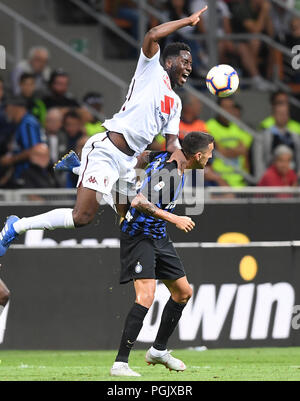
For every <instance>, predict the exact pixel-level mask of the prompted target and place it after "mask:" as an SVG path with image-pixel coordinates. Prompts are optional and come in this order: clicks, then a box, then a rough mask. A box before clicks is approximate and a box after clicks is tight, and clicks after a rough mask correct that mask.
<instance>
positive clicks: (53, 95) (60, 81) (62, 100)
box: [43, 69, 79, 110]
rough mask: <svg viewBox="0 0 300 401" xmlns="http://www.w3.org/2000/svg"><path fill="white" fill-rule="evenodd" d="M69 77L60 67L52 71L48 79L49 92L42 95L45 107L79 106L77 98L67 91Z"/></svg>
mask: <svg viewBox="0 0 300 401" xmlns="http://www.w3.org/2000/svg"><path fill="white" fill-rule="evenodd" d="M69 85H70V78H69V75H68V74H67V73H66V72H65V71H63V70H62V69H58V70H55V71H53V73H52V74H51V77H50V80H49V93H48V95H46V96H45V97H44V99H43V100H44V103H45V105H46V107H47V109H48V110H49V109H51V108H53V107H62V108H73V107H79V104H78V102H77V100H76V99H75V98H74V97H73V96H72V95H71V94H70V93H69Z"/></svg>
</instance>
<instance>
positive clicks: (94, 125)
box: [80, 92, 105, 137]
mask: <svg viewBox="0 0 300 401" xmlns="http://www.w3.org/2000/svg"><path fill="white" fill-rule="evenodd" d="M102 107H103V96H102V95H101V94H100V93H98V92H89V93H87V94H86V95H85V96H84V97H83V106H82V107H81V109H80V115H81V119H82V121H83V122H84V127H85V130H86V134H87V136H89V137H90V136H92V135H95V134H98V133H99V132H104V131H105V128H104V127H103V126H102V123H103V121H104V116H103V114H102ZM100 119H101V121H100Z"/></svg>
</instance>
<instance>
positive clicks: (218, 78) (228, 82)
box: [206, 64, 240, 97]
mask: <svg viewBox="0 0 300 401" xmlns="http://www.w3.org/2000/svg"><path fill="white" fill-rule="evenodd" d="M239 82H240V80H239V76H238V74H237V72H236V71H235V69H233V68H232V67H231V66H230V65H227V64H219V65H217V66H215V67H213V68H212V69H211V70H210V71H209V72H208V74H207V76H206V86H207V87H208V90H209V91H210V92H211V93H212V94H213V95H215V96H219V97H227V96H230V95H232V94H234V92H235V91H236V90H237V88H238V87H239Z"/></svg>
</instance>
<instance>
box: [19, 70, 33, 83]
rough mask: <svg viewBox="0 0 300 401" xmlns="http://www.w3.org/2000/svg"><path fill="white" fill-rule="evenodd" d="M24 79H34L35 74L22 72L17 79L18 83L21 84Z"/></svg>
mask: <svg viewBox="0 0 300 401" xmlns="http://www.w3.org/2000/svg"><path fill="white" fill-rule="evenodd" d="M26 79H34V80H35V76H34V75H33V74H30V73H29V72H24V73H23V74H22V75H21V76H20V79H19V83H20V84H22V83H23V82H24V81H26Z"/></svg>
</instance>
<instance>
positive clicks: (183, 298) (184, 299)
mask: <svg viewBox="0 0 300 401" xmlns="http://www.w3.org/2000/svg"><path fill="white" fill-rule="evenodd" d="M192 295H193V289H192V287H191V286H190V285H189V286H188V287H187V288H186V289H185V290H184V291H182V293H181V294H180V296H179V298H180V300H179V303H181V304H186V303H188V302H189V300H190V299H191V298H192Z"/></svg>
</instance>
